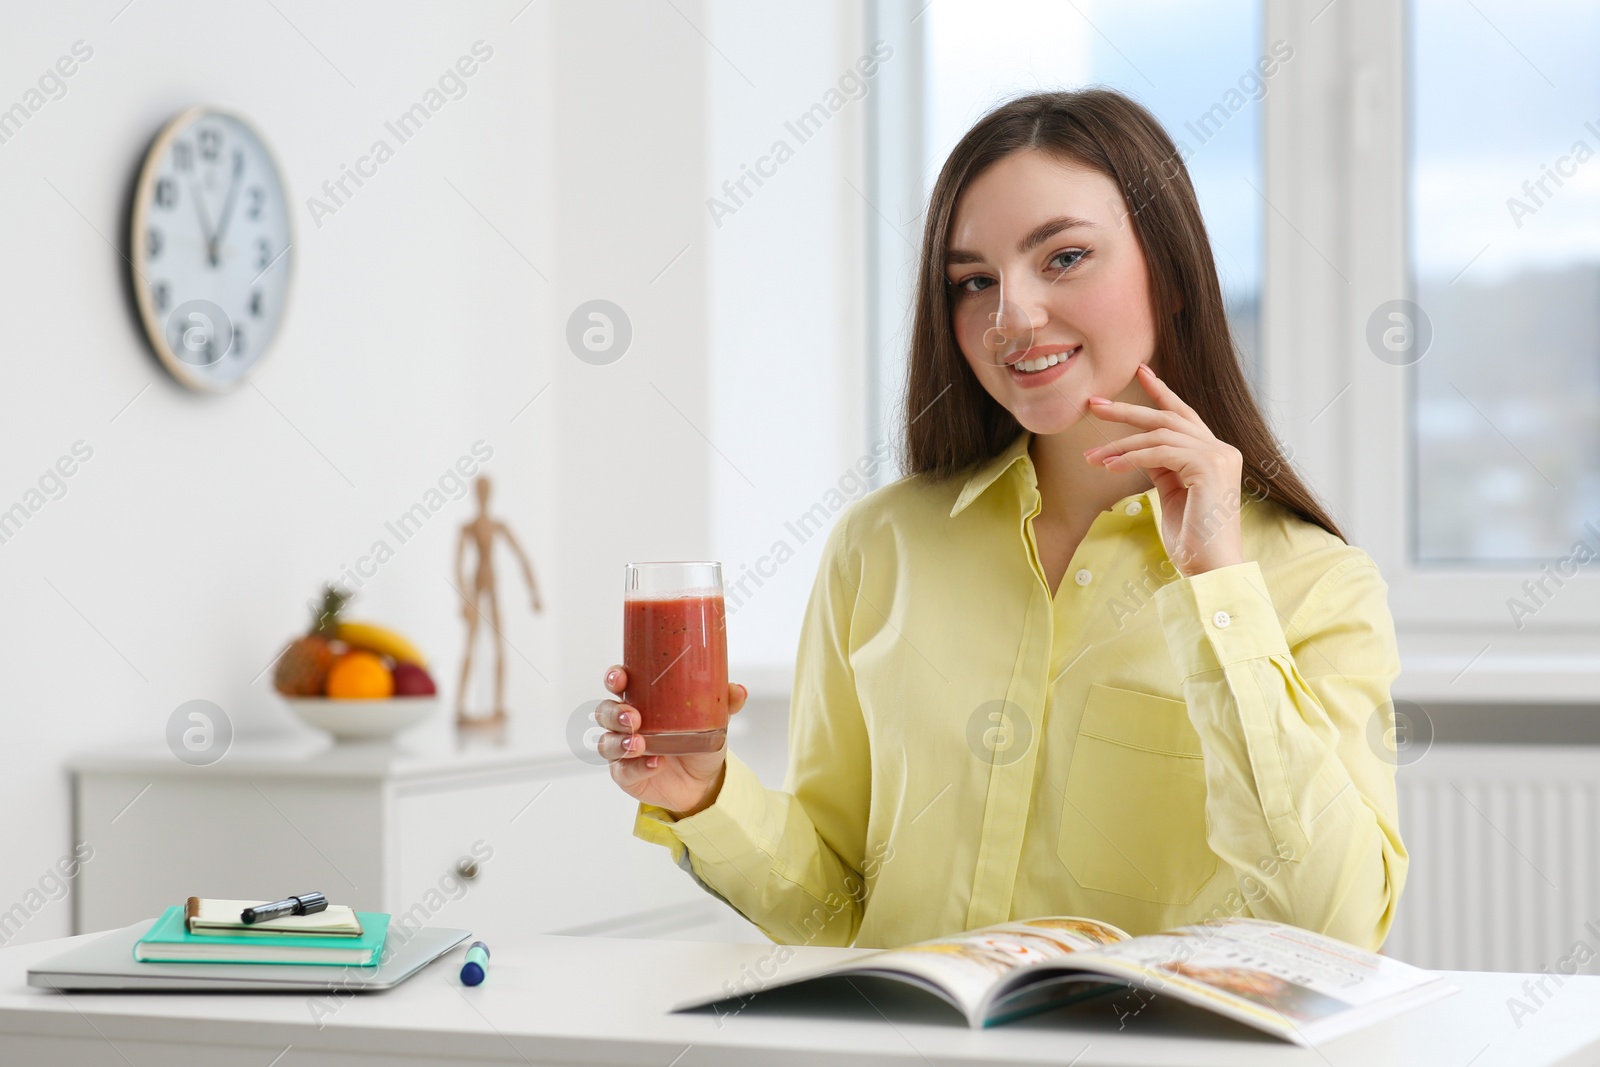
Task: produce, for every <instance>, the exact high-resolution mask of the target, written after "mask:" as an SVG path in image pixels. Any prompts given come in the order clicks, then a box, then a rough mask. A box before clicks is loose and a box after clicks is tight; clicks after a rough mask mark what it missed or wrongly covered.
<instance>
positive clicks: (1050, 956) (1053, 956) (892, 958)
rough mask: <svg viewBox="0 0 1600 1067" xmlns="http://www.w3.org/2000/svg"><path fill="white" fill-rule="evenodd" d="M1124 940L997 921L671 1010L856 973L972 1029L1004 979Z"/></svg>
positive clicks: (1111, 931)
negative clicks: (921, 998)
mask: <svg viewBox="0 0 1600 1067" xmlns="http://www.w3.org/2000/svg"><path fill="white" fill-rule="evenodd" d="M1127 938H1128V934H1126V933H1125V932H1123V931H1122V930H1119V929H1117V928H1116V927H1115V926H1112V925H1110V924H1109V923H1102V922H1097V921H1095V920H1093V919H1079V918H1072V917H1069V916H1059V917H1051V918H1041V919H1028V920H1025V921H1019V922H1009V923H998V924H996V925H994V926H987V927H984V928H982V929H980V930H973V931H970V932H968V933H963V934H954V935H951V936H949V937H941V938H935V939H933V940H931V941H921V942H918V943H916V944H914V945H906V946H903V947H901V948H891V949H883V950H880V951H877V952H869V953H866V954H864V955H861V956H857V957H855V958H854V959H852V960H850V961H849V962H847V963H842V964H833V965H830V966H828V967H823V968H819V969H816V970H812V971H806V972H802V973H800V974H794V975H789V976H786V977H784V978H782V979H780V980H776V981H766V982H762V983H760V984H759V985H758V986H757V987H756V988H749V989H746V988H742V987H741V988H735V987H734V986H732V985H731V984H729V983H725V989H724V990H723V992H722V993H721V994H719V995H713V996H706V997H697V998H695V999H693V1000H688V1001H684V1002H683V1003H681V1004H678V1005H677V1006H676V1007H675V1008H674V1009H673V1010H675V1011H677V1010H684V1009H687V1008H695V1007H703V1006H705V1005H707V1004H712V1003H716V1002H717V1001H719V1000H725V999H729V998H732V997H740V998H742V997H743V996H745V995H747V993H748V994H750V995H753V994H756V993H759V992H762V991H765V990H771V989H778V988H781V987H783V986H790V985H797V984H799V983H801V982H807V981H811V980H813V979H816V978H824V977H832V976H835V975H847V974H848V975H856V974H859V975H876V976H882V977H887V978H894V979H898V980H901V981H905V982H907V983H909V984H911V985H914V986H917V987H918V988H921V989H924V990H927V991H928V992H930V993H932V994H934V995H935V996H938V997H940V998H942V999H943V1000H945V1001H947V1002H948V1003H950V1004H951V1005H952V1006H954V1007H955V1008H956V1009H957V1010H959V1011H960V1012H961V1013H962V1014H964V1015H965V1016H966V1017H967V1020H968V1022H970V1023H971V1024H972V1025H973V1026H978V1025H981V1023H982V1021H983V1009H984V1005H985V1003H986V999H987V998H988V997H989V996H990V994H991V993H992V992H993V991H994V990H995V989H996V988H997V987H998V986H999V985H1000V984H1001V982H1002V981H1003V980H1004V979H1005V978H1006V977H1007V976H1008V975H1011V974H1012V973H1014V972H1017V971H1019V970H1026V969H1028V968H1029V967H1032V966H1040V965H1045V964H1049V963H1052V962H1058V961H1061V960H1064V959H1065V958H1067V957H1069V956H1071V955H1072V954H1073V953H1075V952H1086V951H1089V950H1093V949H1101V948H1104V947H1105V946H1107V945H1115V944H1118V943H1120V942H1123V941H1125V940H1127Z"/></svg>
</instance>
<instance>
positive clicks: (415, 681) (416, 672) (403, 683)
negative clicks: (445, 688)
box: [393, 663, 439, 697]
mask: <svg viewBox="0 0 1600 1067" xmlns="http://www.w3.org/2000/svg"><path fill="white" fill-rule="evenodd" d="M393 674H394V695H395V696H397V697H431V696H433V695H434V694H435V693H437V692H438V691H439V688H438V686H436V685H434V684H433V677H432V676H431V675H429V674H428V672H427V671H426V670H425V669H424V668H422V667H419V666H417V665H416V664H415V663H396V664H395V665H394V671H393Z"/></svg>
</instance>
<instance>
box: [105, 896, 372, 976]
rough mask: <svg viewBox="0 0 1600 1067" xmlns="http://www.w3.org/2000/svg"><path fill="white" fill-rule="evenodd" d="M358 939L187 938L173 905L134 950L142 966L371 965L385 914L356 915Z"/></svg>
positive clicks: (179, 912)
mask: <svg viewBox="0 0 1600 1067" xmlns="http://www.w3.org/2000/svg"><path fill="white" fill-rule="evenodd" d="M356 918H358V919H360V920H361V931H362V933H361V936H360V937H309V936H307V935H305V934H291V935H288V936H285V937H281V938H278V937H263V936H262V935H260V934H251V935H249V936H247V937H235V936H232V935H225V934H191V933H190V932H189V931H188V929H187V927H186V926H185V923H184V920H183V906H182V905H181V904H174V905H172V906H171V907H169V908H168V909H167V910H166V912H165V913H164V914H163V915H162V916H161V918H159V919H157V920H156V921H155V922H154V923H152V924H151V925H150V929H149V930H148V931H146V932H145V935H144V936H143V937H141V938H140V939H139V940H138V941H137V942H136V943H135V944H134V946H133V958H134V959H136V960H138V961H139V962H141V963H206V962H210V963H323V964H329V965H333V966H339V965H344V966H350V965H355V966H357V967H371V966H375V965H376V964H378V963H379V962H380V960H379V956H380V955H381V954H382V952H383V940H384V937H385V936H387V934H388V933H389V915H388V913H387V912H381V911H358V912H356Z"/></svg>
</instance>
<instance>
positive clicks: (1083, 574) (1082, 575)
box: [1073, 569, 1094, 585]
mask: <svg viewBox="0 0 1600 1067" xmlns="http://www.w3.org/2000/svg"><path fill="white" fill-rule="evenodd" d="M1073 577H1074V578H1075V579H1076V580H1077V582H1078V584H1079V585H1088V584H1089V582H1090V581H1091V580H1093V578H1094V575H1092V574H1090V573H1089V572H1088V570H1087V569H1085V570H1081V571H1079V572H1078V573H1077V574H1075V575H1073Z"/></svg>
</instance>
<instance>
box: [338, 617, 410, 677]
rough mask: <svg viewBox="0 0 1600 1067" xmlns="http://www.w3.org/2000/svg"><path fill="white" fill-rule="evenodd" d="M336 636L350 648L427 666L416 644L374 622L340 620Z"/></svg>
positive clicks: (397, 660) (400, 661)
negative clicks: (362, 649)
mask: <svg viewBox="0 0 1600 1067" xmlns="http://www.w3.org/2000/svg"><path fill="white" fill-rule="evenodd" d="M338 638H339V640H341V641H343V642H344V643H345V644H347V645H349V646H350V647H351V648H364V649H366V650H367V651H368V652H376V653H378V654H379V655H383V656H389V657H391V658H392V659H394V660H395V661H396V662H398V663H415V664H416V665H417V666H419V667H421V668H423V669H424V670H426V669H427V666H428V661H427V660H426V659H424V658H423V655H422V653H421V652H419V651H417V646H416V645H413V644H412V643H411V642H410V641H407V640H406V639H405V638H404V637H401V636H400V635H399V634H397V633H395V632H394V631H393V630H390V629H387V628H386V627H383V626H379V625H377V624H376V623H371V622H356V621H354V620H350V621H341V622H340V623H339V633H338Z"/></svg>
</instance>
